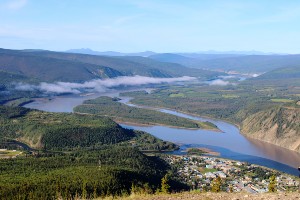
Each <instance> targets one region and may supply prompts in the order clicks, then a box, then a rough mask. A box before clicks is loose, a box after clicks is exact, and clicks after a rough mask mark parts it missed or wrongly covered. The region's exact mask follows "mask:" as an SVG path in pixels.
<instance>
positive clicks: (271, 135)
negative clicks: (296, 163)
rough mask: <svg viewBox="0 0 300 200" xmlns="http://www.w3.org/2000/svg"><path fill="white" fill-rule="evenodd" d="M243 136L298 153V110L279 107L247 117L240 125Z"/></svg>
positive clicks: (299, 130) (299, 125)
mask: <svg viewBox="0 0 300 200" xmlns="http://www.w3.org/2000/svg"><path fill="white" fill-rule="evenodd" d="M241 131H242V133H244V134H245V135H247V136H249V137H251V138H255V139H259V140H263V141H265V142H270V143H273V144H276V145H279V146H281V147H284V148H288V149H291V150H294V151H297V152H300V108H299V107H298V106H297V107H287V106H279V107H272V108H270V109H267V110H263V111H260V112H257V113H255V114H253V115H250V116H248V117H247V118H246V119H245V120H244V121H243V122H242V125H241Z"/></svg>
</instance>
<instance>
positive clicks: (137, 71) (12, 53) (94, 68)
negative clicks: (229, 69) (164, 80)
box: [0, 49, 220, 82]
mask: <svg viewBox="0 0 300 200" xmlns="http://www.w3.org/2000/svg"><path fill="white" fill-rule="evenodd" d="M0 71H5V72H8V73H14V74H18V75H21V76H24V77H26V78H27V79H28V80H35V81H47V82H53V81H68V82H83V81H87V80H91V79H97V78H112V77H117V76H133V75H141V76H149V77H180V76H185V75H188V76H196V77H200V78H201V77H202V78H203V79H210V78H213V77H216V76H217V75H220V73H217V72H210V71H206V70H201V69H192V71H190V69H189V68H187V67H185V66H182V65H179V64H174V63H173V64H172V63H162V62H158V61H154V60H152V59H149V58H142V57H136V58H135V59H133V58H127V57H109V56H96V55H87V54H75V53H63V52H52V51H26V50H23V51H22V50H7V49H0ZM10 81H11V82H12V81H14V79H13V78H12V79H11V80H10Z"/></svg>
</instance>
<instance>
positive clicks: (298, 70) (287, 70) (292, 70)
mask: <svg viewBox="0 0 300 200" xmlns="http://www.w3.org/2000/svg"><path fill="white" fill-rule="evenodd" d="M294 78H300V63H299V65H297V66H295V67H283V68H279V69H275V70H272V71H270V72H267V73H265V74H262V75H261V76H259V77H257V78H256V79H261V80H262V79H277V80H278V79H294Z"/></svg>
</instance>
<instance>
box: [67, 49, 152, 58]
mask: <svg viewBox="0 0 300 200" xmlns="http://www.w3.org/2000/svg"><path fill="white" fill-rule="evenodd" d="M66 52H67V53H81V54H89V55H97V56H143V57H148V56H151V55H154V54H156V53H155V52H153V51H144V52H139V53H121V52H116V51H104V52H100V51H94V50H92V49H89V48H82V49H70V50H67V51H66Z"/></svg>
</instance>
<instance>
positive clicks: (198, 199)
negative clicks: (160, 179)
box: [120, 192, 300, 200]
mask: <svg viewBox="0 0 300 200" xmlns="http://www.w3.org/2000/svg"><path fill="white" fill-rule="evenodd" d="M299 198H300V194H299V193H297V192H292V193H264V194H249V193H212V192H205V193H199V192H182V193H176V194H166V195H149V196H142V195H132V196H130V197H127V198H120V199H133V200H137V199H141V200H150V199H151V200H173V199H174V200H177V199H181V200H189V199H195V200H233V199H235V200H238V199H249V200H250V199H251V200H258V199H259V200H262V199H264V200H277V199H285V200H289V199H299Z"/></svg>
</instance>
